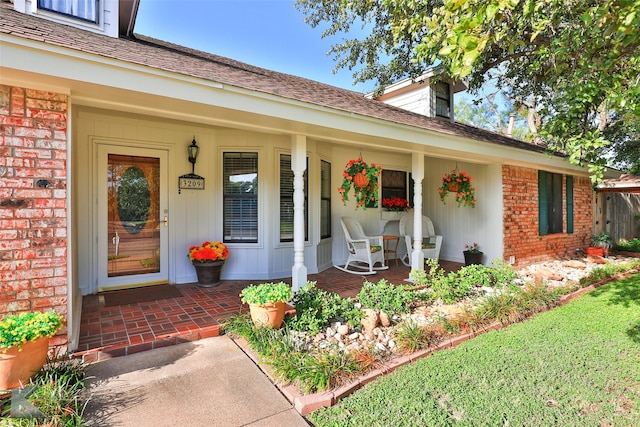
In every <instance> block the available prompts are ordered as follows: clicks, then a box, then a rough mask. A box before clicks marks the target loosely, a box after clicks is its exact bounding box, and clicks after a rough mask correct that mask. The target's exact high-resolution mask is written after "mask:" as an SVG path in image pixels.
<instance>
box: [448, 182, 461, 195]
mask: <svg viewBox="0 0 640 427" xmlns="http://www.w3.org/2000/svg"><path fill="white" fill-rule="evenodd" d="M459 188H460V186H459V184H458V183H457V182H450V183H449V192H451V193H457V192H458V189H459Z"/></svg>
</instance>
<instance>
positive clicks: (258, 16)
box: [134, 0, 375, 93]
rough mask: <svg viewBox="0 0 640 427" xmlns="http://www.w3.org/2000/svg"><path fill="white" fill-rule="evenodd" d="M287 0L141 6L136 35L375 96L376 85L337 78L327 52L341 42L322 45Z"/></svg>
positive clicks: (148, 2)
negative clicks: (354, 83)
mask: <svg viewBox="0 0 640 427" xmlns="http://www.w3.org/2000/svg"><path fill="white" fill-rule="evenodd" d="M294 3H295V2H294V1H287V0H231V1H229V0H179V1H175V0H141V1H140V7H139V9H138V16H137V18H136V25H135V28H134V32H135V33H138V34H144V35H147V36H150V37H154V38H157V39H161V40H165V41H169V42H172V43H176V44H179V45H183V46H187V47H191V48H194V49H198V50H202V51H205V52H209V53H213V54H216V55H220V56H225V57H228V58H232V59H235V60H238V61H242V62H246V63H248V64H251V65H256V66H259V67H263V68H267V69H269V70H274V71H280V72H284V73H288V74H293V75H296V76H300V77H306V78H308V79H311V80H316V81H319V82H323V83H327V84H330V85H333V86H337V87H341V88H345V89H350V90H355V91H358V92H363V93H364V92H369V91H371V90H373V89H374V87H375V85H374V84H373V83H367V84H362V83H361V84H359V85H357V86H354V85H353V78H352V72H351V71H349V70H348V69H342V70H340V71H339V72H338V73H337V74H334V73H333V72H332V70H333V68H334V66H335V63H334V60H333V58H332V57H330V56H327V54H326V53H327V52H328V51H329V49H330V48H331V45H332V44H336V43H338V42H340V41H341V38H340V37H336V38H333V39H322V37H321V35H322V30H321V29H320V28H311V26H310V25H308V24H306V23H305V22H304V15H303V14H302V13H301V12H299V11H298V10H297V9H296V8H295V7H294Z"/></svg>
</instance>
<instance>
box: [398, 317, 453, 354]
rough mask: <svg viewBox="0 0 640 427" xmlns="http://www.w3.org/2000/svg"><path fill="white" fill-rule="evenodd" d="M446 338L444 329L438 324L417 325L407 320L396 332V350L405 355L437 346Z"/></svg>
mask: <svg viewBox="0 0 640 427" xmlns="http://www.w3.org/2000/svg"><path fill="white" fill-rule="evenodd" d="M446 336H447V330H446V328H445V327H444V326H443V325H442V324H440V323H433V324H429V325H418V324H417V323H416V322H414V321H412V320H410V319H408V320H406V321H404V322H403V323H401V324H400V326H399V327H398V329H397V331H396V343H397V345H398V348H399V349H400V350H402V351H404V352H406V353H413V352H414V351H417V350H422V349H426V348H429V347H434V346H436V345H438V344H439V343H440V342H441V341H442V340H443V339H444V338H445V337H446Z"/></svg>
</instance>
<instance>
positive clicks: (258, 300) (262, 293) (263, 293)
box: [240, 282, 293, 305]
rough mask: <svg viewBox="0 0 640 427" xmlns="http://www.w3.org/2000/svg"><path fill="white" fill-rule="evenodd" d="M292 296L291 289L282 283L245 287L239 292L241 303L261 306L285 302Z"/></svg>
mask: <svg viewBox="0 0 640 427" xmlns="http://www.w3.org/2000/svg"><path fill="white" fill-rule="evenodd" d="M292 294H293V292H292V291H291V287H290V286H289V285H288V284H286V283H284V282H280V283H261V284H259V285H249V286H247V287H246V288H244V289H243V290H242V292H240V297H241V298H242V302H243V303H246V304H258V305H261V304H273V303H276V302H287V301H289V300H290V299H291V296H292Z"/></svg>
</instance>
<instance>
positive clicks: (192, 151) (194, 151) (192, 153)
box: [187, 136, 200, 174]
mask: <svg viewBox="0 0 640 427" xmlns="http://www.w3.org/2000/svg"><path fill="white" fill-rule="evenodd" d="M187 149H188V150H189V162H190V163H191V174H193V173H194V172H195V170H196V160H197V159H198V153H199V152H200V147H198V144H196V137H195V136H194V137H193V141H191V145H190V146H189V147H188V148H187Z"/></svg>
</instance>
